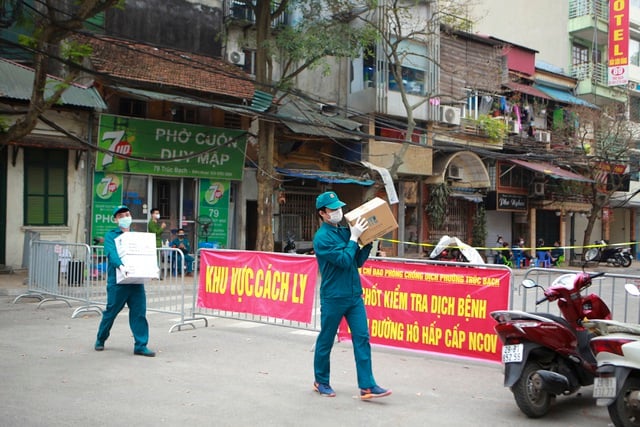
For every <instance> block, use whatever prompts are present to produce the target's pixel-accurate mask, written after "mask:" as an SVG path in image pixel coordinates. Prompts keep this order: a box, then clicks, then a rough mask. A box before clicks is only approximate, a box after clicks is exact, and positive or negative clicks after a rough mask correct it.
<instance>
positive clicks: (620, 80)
mask: <svg viewBox="0 0 640 427" xmlns="http://www.w3.org/2000/svg"><path fill="white" fill-rule="evenodd" d="M629 1H630V0H610V1H609V45H608V47H609V61H608V66H609V68H608V76H609V78H608V85H609V86H618V85H626V84H627V83H628V82H629V40H630V36H629Z"/></svg>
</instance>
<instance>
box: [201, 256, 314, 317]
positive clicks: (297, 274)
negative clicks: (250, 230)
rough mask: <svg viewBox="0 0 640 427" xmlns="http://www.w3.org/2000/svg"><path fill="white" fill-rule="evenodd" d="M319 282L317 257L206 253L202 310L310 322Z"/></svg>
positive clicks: (203, 259)
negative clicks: (208, 309)
mask: <svg viewBox="0 0 640 427" xmlns="http://www.w3.org/2000/svg"><path fill="white" fill-rule="evenodd" d="M316 279H317V264H316V260H315V258H314V257H311V256H293V255H285V254H276V253H270V252H255V251H227V250H225V251H216V250H201V251H200V276H199V279H198V280H199V284H198V285H199V286H198V307H203V308H210V309H216V310H223V311H233V312H236V313H251V314H256V315H261V316H269V317H274V318H277V319H284V320H292V321H298V322H304V323H310V322H311V314H312V312H313V303H314V296H315V287H316Z"/></svg>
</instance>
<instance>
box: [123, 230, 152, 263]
mask: <svg viewBox="0 0 640 427" xmlns="http://www.w3.org/2000/svg"><path fill="white" fill-rule="evenodd" d="M115 243H116V250H117V251H118V256H119V257H120V258H122V257H123V256H127V255H154V256H155V255H156V235H155V234H154V233H138V232H135V231H130V232H126V233H122V234H121V235H120V236H118V237H116V239H115Z"/></svg>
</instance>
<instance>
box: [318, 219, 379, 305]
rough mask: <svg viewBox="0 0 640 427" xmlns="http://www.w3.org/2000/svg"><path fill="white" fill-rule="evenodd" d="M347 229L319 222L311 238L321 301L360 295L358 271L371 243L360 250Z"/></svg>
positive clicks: (367, 255) (360, 287)
mask: <svg viewBox="0 0 640 427" xmlns="http://www.w3.org/2000/svg"><path fill="white" fill-rule="evenodd" d="M350 237H351V231H350V230H349V228H347V227H334V226H332V225H330V224H327V223H325V222H323V223H322V225H321V226H320V228H319V229H318V231H317V232H316V235H315V236H314V238H313V250H314V251H315V254H316V259H317V260H318V269H319V270H320V276H321V278H322V279H321V280H322V281H321V283H320V298H322V299H324V298H345V297H357V296H360V295H362V283H361V282H360V273H358V268H360V267H362V265H363V264H364V263H365V261H366V260H367V258H369V253H370V252H371V248H372V244H368V245H366V246H364V247H363V248H362V249H361V248H360V247H359V246H358V244H357V243H356V242H354V241H352V240H349V238H350Z"/></svg>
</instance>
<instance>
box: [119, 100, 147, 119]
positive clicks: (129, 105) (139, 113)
mask: <svg viewBox="0 0 640 427" xmlns="http://www.w3.org/2000/svg"><path fill="white" fill-rule="evenodd" d="M118 114H120V115H121V116H131V117H142V118H144V117H146V116H147V103H146V102H144V101H140V100H138V99H131V98H120V105H119V107H118Z"/></svg>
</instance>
